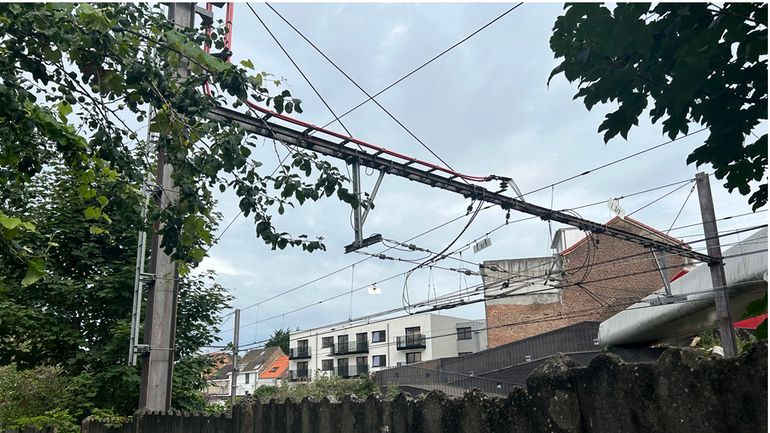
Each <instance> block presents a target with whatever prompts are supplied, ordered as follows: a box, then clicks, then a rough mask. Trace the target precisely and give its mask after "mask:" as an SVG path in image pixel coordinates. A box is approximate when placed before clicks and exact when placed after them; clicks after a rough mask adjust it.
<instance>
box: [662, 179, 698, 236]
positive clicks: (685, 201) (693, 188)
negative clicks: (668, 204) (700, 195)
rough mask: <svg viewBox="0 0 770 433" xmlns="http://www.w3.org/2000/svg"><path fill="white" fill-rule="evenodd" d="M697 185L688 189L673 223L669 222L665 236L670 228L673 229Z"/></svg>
mask: <svg viewBox="0 0 770 433" xmlns="http://www.w3.org/2000/svg"><path fill="white" fill-rule="evenodd" d="M696 186H697V185H693V186H692V188H690V192H689V193H688V194H687V197H685V199H684V203H682V207H680V208H679V212H677V213H676V216H675V217H674V221H672V222H671V225H670V226H669V227H668V230H666V234H668V233H669V232H670V231H671V228H672V227H674V224H676V221H677V220H678V219H679V216H680V215H682V211H683V210H684V207H685V205H687V201H688V200H690V196H691V195H692V193H693V191H695V187H696Z"/></svg>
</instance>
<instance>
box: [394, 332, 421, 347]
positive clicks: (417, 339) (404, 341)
mask: <svg viewBox="0 0 770 433" xmlns="http://www.w3.org/2000/svg"><path fill="white" fill-rule="evenodd" d="M407 349H425V335H424V334H410V335H404V336H403V337H396V350H407Z"/></svg>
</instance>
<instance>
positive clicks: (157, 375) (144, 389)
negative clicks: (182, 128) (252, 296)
mask: <svg viewBox="0 0 770 433" xmlns="http://www.w3.org/2000/svg"><path fill="white" fill-rule="evenodd" d="M168 18H169V20H171V21H173V22H174V23H175V24H176V25H178V26H180V27H192V26H193V25H194V23H195V5H194V4H193V3H169V4H168ZM186 65H187V62H184V61H183V62H182V63H181V66H180V69H179V71H178V73H179V75H180V76H185V75H187V68H186ZM166 162H167V161H166V155H164V153H163V152H162V151H161V150H159V151H158V161H157V164H158V174H157V183H158V185H157V190H158V191H157V192H156V195H155V204H156V206H157V207H158V208H159V209H163V208H165V207H167V206H169V205H170V204H172V203H173V202H174V201H176V199H177V197H178V195H179V194H178V191H177V190H176V187H175V186H174V182H173V179H172V173H173V168H172V167H171V165H170V164H167V163H166ZM160 230H161V225H160V223H159V222H156V223H155V225H154V226H153V234H152V252H151V260H150V273H151V274H152V281H151V284H150V287H149V290H148V293H147V310H146V313H145V320H144V343H145V344H147V345H149V352H148V354H147V355H145V356H144V359H143V360H142V382H141V388H140V391H139V407H140V408H142V409H147V410H168V409H169V408H170V407H171V383H172V378H173V371H174V350H175V345H176V311H177V300H178V296H179V285H178V278H179V275H178V273H177V268H176V263H175V262H174V259H173V258H172V257H171V256H169V255H168V254H166V252H165V251H163V247H161V243H162V241H163V239H162V236H161V235H160Z"/></svg>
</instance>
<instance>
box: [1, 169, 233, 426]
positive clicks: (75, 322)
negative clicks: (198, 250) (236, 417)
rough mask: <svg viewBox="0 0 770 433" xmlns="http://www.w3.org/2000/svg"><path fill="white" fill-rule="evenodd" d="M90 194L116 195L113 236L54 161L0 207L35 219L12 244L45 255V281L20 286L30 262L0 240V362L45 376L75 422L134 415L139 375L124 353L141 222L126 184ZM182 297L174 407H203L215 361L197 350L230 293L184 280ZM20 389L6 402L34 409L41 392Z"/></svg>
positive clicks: (206, 279) (205, 278) (6, 195)
mask: <svg viewBox="0 0 770 433" xmlns="http://www.w3.org/2000/svg"><path fill="white" fill-rule="evenodd" d="M16 185H17V186H18V185H19V184H16ZM92 187H93V188H94V191H95V192H96V193H97V194H99V195H104V196H108V197H110V201H109V203H107V204H106V206H105V207H104V211H105V212H107V213H110V214H112V215H113V217H112V218H111V223H110V225H109V226H110V230H109V232H99V231H94V230H92V229H93V227H95V226H92V225H91V222H90V221H88V220H87V219H86V216H85V215H84V210H85V209H87V207H88V206H89V200H88V199H85V198H82V197H81V196H80V192H79V191H78V189H79V186H78V182H77V178H76V175H75V174H73V173H72V172H71V170H69V169H66V168H64V167H62V166H60V165H57V164H51V161H49V169H47V170H45V171H43V172H42V173H41V174H39V175H37V176H35V178H34V179H33V180H32V181H30V182H28V183H26V184H24V188H15V189H12V190H9V189H6V190H0V202H3V203H5V204H6V209H8V211H9V212H12V213H14V214H16V215H19V216H20V217H21V218H22V219H24V220H28V221H35V222H36V230H35V231H23V232H19V233H18V234H17V235H16V237H15V238H14V240H13V243H17V244H21V245H25V246H26V247H27V248H29V249H31V250H36V251H43V250H45V251H46V257H47V259H46V272H47V276H46V278H43V279H40V280H38V281H37V282H35V283H34V284H31V285H28V286H24V285H23V284H22V283H21V280H22V276H23V275H25V273H27V263H26V262H25V260H24V259H23V258H22V257H20V256H19V255H18V254H12V253H9V248H11V243H9V242H7V241H6V242H0V365H13V366H15V367H18V368H19V369H20V370H24V369H30V368H38V370H34V371H36V372H37V373H34V374H33V375H32V376H30V375H29V374H26V373H24V375H16V376H14V375H10V376H8V377H24V378H26V380H28V381H29V380H33V379H34V378H35V377H38V376H40V377H41V378H45V379H43V380H44V381H45V383H41V384H39V386H43V387H44V388H43V389H44V390H45V393H50V398H52V399H54V401H53V403H56V404H57V407H58V408H61V409H62V410H68V411H69V413H70V414H71V415H72V416H73V417H76V418H78V419H81V418H82V417H83V416H87V415H89V414H91V413H93V412H94V411H95V410H97V409H104V410H108V411H112V412H113V413H117V414H123V415H125V414H130V413H132V412H133V410H134V409H135V408H136V405H137V403H138V401H139V376H140V375H139V369H138V367H131V366H128V365H127V355H128V353H127V352H128V341H129V331H130V319H131V307H132V302H133V300H132V293H133V278H134V258H135V254H136V243H137V233H138V231H139V229H140V228H144V227H143V222H142V221H141V218H140V216H139V212H140V210H139V207H138V206H137V204H136V201H135V200H134V198H135V196H134V193H133V191H132V189H131V188H130V186H127V185H126V184H124V183H123V182H120V181H119V179H116V180H113V181H110V180H108V179H107V178H105V177H102V178H99V179H97V180H96V181H95V182H94V183H93V185H92ZM96 227H99V226H96ZM179 290H180V295H179V307H178V313H177V340H176V348H177V351H176V353H175V358H176V359H177V360H178V361H177V363H176V365H175V367H174V385H173V396H172V405H173V407H174V408H177V409H184V410H199V409H201V408H202V407H203V404H204V402H203V398H202V393H201V392H200V391H201V390H202V389H203V388H204V387H205V381H204V379H203V377H204V376H203V373H204V372H205V371H206V370H207V369H208V368H209V367H210V360H209V358H208V357H204V356H197V355H196V353H197V352H198V351H199V350H200V348H201V347H202V346H206V345H210V344H212V343H213V342H214V340H215V337H216V333H217V332H218V326H219V323H220V321H221V318H220V312H221V311H222V309H223V308H226V307H227V306H228V305H227V304H228V302H229V300H230V296H229V295H228V294H227V292H226V291H225V289H224V288H223V287H221V286H219V285H218V284H216V283H215V282H214V281H213V275H210V274H199V273H196V274H190V275H187V276H185V277H184V278H183V279H182V281H181V282H180V287H179ZM145 304H146V300H145ZM41 366H55V370H52V369H45V368H44V369H42V370H40V367H41ZM0 371H6V372H9V371H10V370H8V369H7V368H6V369H5V370H2V369H0ZM40 371H43V372H45V376H44V375H42V374H40ZM54 373H56V374H57V375H60V376H61V379H60V380H59V382H61V383H65V384H66V386H65V387H64V388H66V391H67V392H66V395H65V396H64V397H62V396H61V394H62V393H61V392H59V391H57V392H58V394H56V393H53V392H51V391H49V386H54V385H55V384H56V383H59V382H57V381H55V380H54V379H53V378H51V376H54ZM3 380H4V378H3V377H0V394H2V389H3V383H4V382H3ZM57 380H58V379H57ZM20 386H21V388H19V390H18V392H17V393H16V394H14V395H15V396H18V397H19V398H17V397H14V395H10V394H9V395H8V398H9V399H13V402H12V403H11V404H12V405H14V406H16V407H17V408H19V409H20V410H21V409H22V407H21V406H19V404H20V403H19V402H22V401H23V402H27V403H30V404H32V403H34V402H35V401H37V400H35V398H37V397H35V396H36V394H35V393H34V392H33V390H34V388H35V387H32V386H23V385H20ZM61 388H62V387H61V386H60V387H58V388H56V389H57V390H59V389H61ZM0 400H2V398H0ZM1 403H2V402H0V406H2V404H1ZM25 404H26V403H25ZM40 408H43V406H41V405H37V404H35V405H34V406H32V407H31V408H30V410H29V411H26V412H23V413H21V412H19V413H16V412H14V413H13V414H10V415H8V416H7V417H5V418H6V421H9V420H10V421H13V418H12V417H11V415H19V416H21V415H25V416H30V415H33V413H30V411H32V410H34V409H40ZM45 410H48V409H45ZM2 415H3V413H2V411H0V416H2ZM35 415H43V413H42V411H41V412H39V413H36V414H35Z"/></svg>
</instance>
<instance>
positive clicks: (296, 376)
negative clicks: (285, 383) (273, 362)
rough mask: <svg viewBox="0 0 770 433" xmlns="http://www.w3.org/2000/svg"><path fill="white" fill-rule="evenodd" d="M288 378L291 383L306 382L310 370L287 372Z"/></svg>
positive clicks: (308, 378)
mask: <svg viewBox="0 0 770 433" xmlns="http://www.w3.org/2000/svg"><path fill="white" fill-rule="evenodd" d="M289 377H290V378H291V380H292V382H297V381H307V380H310V370H308V369H307V368H305V369H302V370H289Z"/></svg>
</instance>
